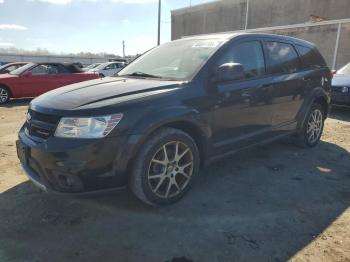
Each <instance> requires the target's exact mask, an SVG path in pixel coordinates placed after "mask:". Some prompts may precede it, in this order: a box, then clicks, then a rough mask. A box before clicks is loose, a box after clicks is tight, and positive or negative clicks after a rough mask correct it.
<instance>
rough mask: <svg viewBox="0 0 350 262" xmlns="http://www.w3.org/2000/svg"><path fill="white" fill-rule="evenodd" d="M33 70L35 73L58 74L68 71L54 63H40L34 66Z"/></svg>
mask: <svg viewBox="0 0 350 262" xmlns="http://www.w3.org/2000/svg"><path fill="white" fill-rule="evenodd" d="M31 71H32V74H33V75H56V74H62V73H65V72H67V71H66V70H65V68H64V67H61V66H60V65H53V64H47V65H45V64H42V65H38V66H37V67H34V68H33V69H32V70H31Z"/></svg>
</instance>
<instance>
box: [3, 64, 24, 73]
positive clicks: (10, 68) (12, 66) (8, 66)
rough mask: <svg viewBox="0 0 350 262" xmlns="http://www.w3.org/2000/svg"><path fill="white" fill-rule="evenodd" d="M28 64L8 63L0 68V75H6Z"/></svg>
mask: <svg viewBox="0 0 350 262" xmlns="http://www.w3.org/2000/svg"><path fill="white" fill-rule="evenodd" d="M26 64H28V63H27V62H18V63H9V64H6V65H3V66H1V67H0V74H8V73H10V72H11V71H13V70H16V69H17V68H20V67H21V66H24V65H26Z"/></svg>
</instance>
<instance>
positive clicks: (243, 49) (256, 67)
mask: <svg viewBox="0 0 350 262" xmlns="http://www.w3.org/2000/svg"><path fill="white" fill-rule="evenodd" d="M225 63H239V64H242V65H243V67H244V70H245V73H246V77H247V78H251V77H257V76H261V75H263V74H264V73H265V61H264V54H263V50H262V47H261V44H260V42H259V41H252V42H244V43H241V44H237V45H234V46H233V47H231V48H230V49H229V51H228V52H226V53H225V54H224V55H223V56H222V57H221V59H219V62H218V64H217V65H218V66H220V65H222V64H225Z"/></svg>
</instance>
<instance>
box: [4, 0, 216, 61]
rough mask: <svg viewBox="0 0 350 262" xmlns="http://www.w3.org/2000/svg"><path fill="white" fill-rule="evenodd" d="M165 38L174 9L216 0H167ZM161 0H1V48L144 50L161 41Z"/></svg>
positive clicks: (164, 26)
mask: <svg viewBox="0 0 350 262" xmlns="http://www.w3.org/2000/svg"><path fill="white" fill-rule="evenodd" d="M162 2H163V10H162V25H161V26H162V31H161V42H167V41H169V40H170V34H171V33H170V31H171V29H170V27H171V23H170V10H173V9H178V8H182V7H186V6H189V4H190V2H192V5H194V4H199V3H204V2H210V0H192V1H190V0H162ZM157 7H158V0H0V47H10V46H13V47H17V48H23V49H30V50H33V49H36V48H45V49H48V50H50V51H54V52H65V53H77V52H81V51H83V52H94V53H99V52H107V53H114V54H119V55H121V54H122V44H121V42H122V41H123V40H125V42H126V54H135V53H142V52H144V51H146V50H148V49H149V48H151V47H153V46H154V45H155V44H156V42H157V14H158V13H157V12H158V11H157Z"/></svg>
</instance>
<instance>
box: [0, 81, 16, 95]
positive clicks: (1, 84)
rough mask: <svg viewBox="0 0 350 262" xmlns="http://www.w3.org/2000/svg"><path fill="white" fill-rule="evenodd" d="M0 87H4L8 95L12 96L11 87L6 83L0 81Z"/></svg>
mask: <svg viewBox="0 0 350 262" xmlns="http://www.w3.org/2000/svg"><path fill="white" fill-rule="evenodd" d="M0 87H2V88H5V89H6V90H7V91H8V92H9V94H10V97H13V93H12V90H11V88H10V87H9V86H8V85H5V84H3V83H0Z"/></svg>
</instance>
